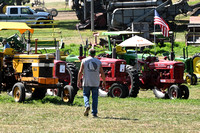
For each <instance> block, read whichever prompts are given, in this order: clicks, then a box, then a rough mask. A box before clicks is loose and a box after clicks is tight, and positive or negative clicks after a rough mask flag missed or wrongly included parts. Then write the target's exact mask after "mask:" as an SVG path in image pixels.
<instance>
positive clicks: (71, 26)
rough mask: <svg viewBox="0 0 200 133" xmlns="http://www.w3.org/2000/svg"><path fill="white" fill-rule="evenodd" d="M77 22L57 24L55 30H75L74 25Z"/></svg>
mask: <svg viewBox="0 0 200 133" xmlns="http://www.w3.org/2000/svg"><path fill="white" fill-rule="evenodd" d="M77 23H78V21H71V22H70V21H66V22H63V21H61V22H58V23H57V24H58V25H57V26H56V28H61V29H67V30H76V24H77Z"/></svg>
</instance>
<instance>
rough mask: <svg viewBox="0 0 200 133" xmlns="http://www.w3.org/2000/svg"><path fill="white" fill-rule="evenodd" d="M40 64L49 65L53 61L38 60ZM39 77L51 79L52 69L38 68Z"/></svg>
mask: <svg viewBox="0 0 200 133" xmlns="http://www.w3.org/2000/svg"><path fill="white" fill-rule="evenodd" d="M40 63H45V64H50V63H53V60H40ZM39 77H53V67H46V66H45V67H40V71H39Z"/></svg>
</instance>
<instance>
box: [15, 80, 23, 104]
mask: <svg viewBox="0 0 200 133" xmlns="http://www.w3.org/2000/svg"><path fill="white" fill-rule="evenodd" d="M12 96H13V98H14V100H15V102H24V100H25V97H26V94H25V87H24V84H22V83H21V82H18V83H16V84H14V86H13V88H12Z"/></svg>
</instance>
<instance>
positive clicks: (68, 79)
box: [50, 60, 79, 101]
mask: <svg viewBox="0 0 200 133" xmlns="http://www.w3.org/2000/svg"><path fill="white" fill-rule="evenodd" d="M77 75H78V70H77V68H76V66H75V65H74V64H73V63H67V62H65V61H61V60H54V71H53V76H54V77H56V78H58V81H59V83H62V84H63V85H64V86H65V85H70V86H72V89H71V91H72V92H71V93H70V94H72V98H74V97H75V95H76V94H77V92H78V90H79V88H78V87H77ZM50 91H52V92H53V93H54V94H55V95H57V96H61V93H62V89H59V88H58V89H50ZM65 91H69V90H65ZM65 100H68V99H65ZM65 100H64V101H65ZM72 100H73V99H72Z"/></svg>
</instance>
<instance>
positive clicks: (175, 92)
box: [168, 85, 182, 99]
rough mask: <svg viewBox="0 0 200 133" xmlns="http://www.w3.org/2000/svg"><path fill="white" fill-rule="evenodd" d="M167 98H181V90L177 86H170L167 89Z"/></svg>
mask: <svg viewBox="0 0 200 133" xmlns="http://www.w3.org/2000/svg"><path fill="white" fill-rule="evenodd" d="M168 96H169V98H170V99H177V98H181V96H182V95H181V89H180V88H179V87H178V86H177V85H172V86H170V88H169V89H168Z"/></svg>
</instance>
